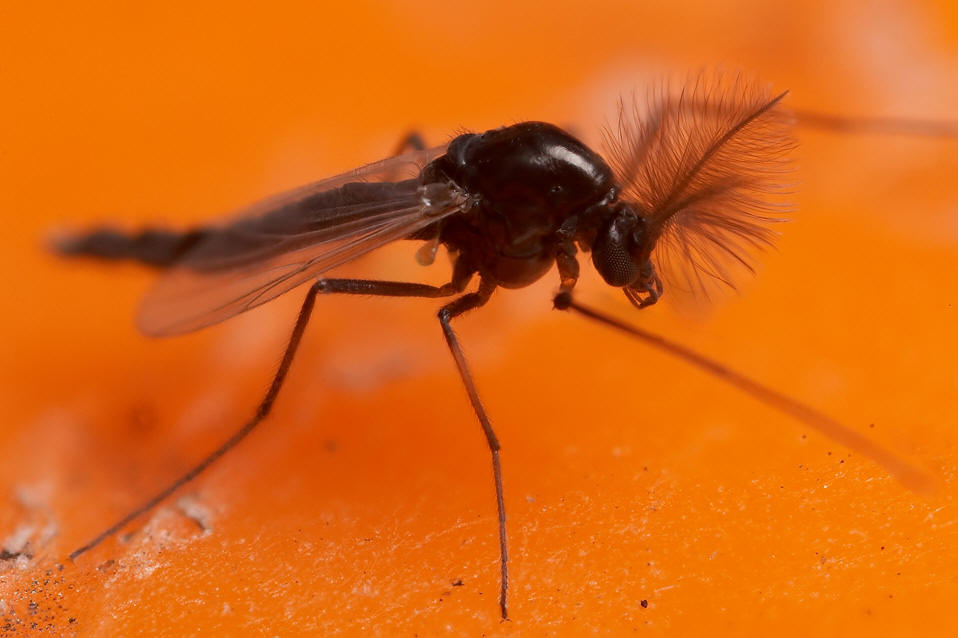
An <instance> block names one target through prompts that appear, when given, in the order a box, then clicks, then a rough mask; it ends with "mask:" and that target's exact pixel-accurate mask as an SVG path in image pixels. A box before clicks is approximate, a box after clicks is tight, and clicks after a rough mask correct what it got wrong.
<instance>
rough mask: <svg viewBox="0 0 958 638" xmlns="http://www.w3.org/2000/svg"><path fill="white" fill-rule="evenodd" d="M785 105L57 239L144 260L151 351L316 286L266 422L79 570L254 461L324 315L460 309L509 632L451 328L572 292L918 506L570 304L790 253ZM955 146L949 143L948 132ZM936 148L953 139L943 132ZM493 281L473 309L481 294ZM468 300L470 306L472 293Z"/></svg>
mask: <svg viewBox="0 0 958 638" xmlns="http://www.w3.org/2000/svg"><path fill="white" fill-rule="evenodd" d="M786 94H787V92H784V93H778V94H772V93H771V92H770V91H769V90H768V89H767V88H765V87H764V86H762V85H760V84H759V83H757V82H756V81H754V80H752V79H748V78H744V77H742V76H739V77H734V78H729V77H725V76H716V77H711V76H706V75H704V74H703V75H700V76H698V77H697V78H694V79H692V80H690V81H689V82H688V83H687V84H686V85H685V86H683V87H682V88H681V90H679V91H677V92H673V91H671V90H669V89H668V87H665V86H663V87H660V88H659V89H658V90H655V91H653V92H651V93H650V94H649V96H648V99H647V100H645V102H644V103H643V102H641V101H636V102H635V103H634V104H631V103H627V102H625V101H623V102H622V104H621V105H620V110H619V117H618V120H617V122H615V123H614V124H613V125H612V126H610V127H609V128H608V129H607V130H606V153H605V158H603V157H602V156H601V155H599V154H598V153H596V152H595V151H593V150H592V149H590V148H589V147H587V146H586V145H585V144H584V143H583V142H581V141H579V140H578V139H576V138H575V137H574V136H572V135H570V134H569V133H567V132H566V131H564V130H562V129H560V128H559V127H557V126H554V125H552V124H548V123H545V122H534V121H533V122H521V123H518V124H514V125H511V126H505V127H501V128H497V129H493V130H489V131H486V132H484V133H465V134H462V135H459V136H457V137H455V138H454V139H452V140H451V141H450V142H449V143H448V144H446V145H443V146H438V147H435V148H429V149H425V148H422V147H419V148H416V149H414V150H407V151H406V152H404V153H401V154H399V155H397V156H394V157H391V158H389V159H385V160H383V161H380V162H376V163H373V164H369V165H367V166H364V167H361V168H358V169H356V170H353V171H350V172H347V173H344V174H342V175H339V176H336V177H332V178H330V179H325V180H321V181H318V182H315V183H312V184H308V185H306V186H302V187H300V188H297V189H294V190H291V191H289V192H286V193H282V194H279V195H276V196H273V197H270V198H268V199H266V200H264V201H261V202H259V203H256V204H253V205H252V206H250V207H248V208H246V209H244V210H242V211H239V213H238V214H236V215H234V216H232V217H230V218H229V219H228V220H226V221H224V222H222V223H218V224H211V225H206V226H200V227H198V228H194V229H191V230H188V231H183V232H178V231H168V230H160V229H147V230H143V231H141V232H137V233H132V234H128V233H124V232H121V231H117V230H112V229H108V228H101V229H98V230H94V231H91V232H89V233H86V234H80V235H73V236H70V237H67V238H64V239H61V240H60V241H59V242H58V243H57V246H56V248H57V250H58V251H59V252H60V253H62V254H66V255H85V256H92V257H99V258H105V259H130V260H134V261H138V262H142V263H145V264H148V265H151V266H155V267H158V268H160V269H162V270H163V271H164V274H163V276H162V277H161V278H160V279H159V280H158V282H157V283H156V284H155V286H154V287H153V288H152V289H151V290H150V291H149V292H148V293H147V294H146V296H145V298H144V299H143V301H142V304H141V306H140V308H139V313H138V316H137V325H138V327H139V329H140V330H141V331H142V332H143V333H144V334H146V335H148V336H152V337H165V336H171V335H179V334H183V333H188V332H193V331H195V330H199V329H201V328H205V327H207V326H211V325H213V324H217V323H219V322H221V321H225V320H226V319H229V318H230V317H233V316H235V315H237V314H240V313H242V312H246V311H247V310H250V309H252V308H255V307H257V306H260V305H262V304H264V303H266V302H268V301H270V300H271V299H273V298H275V297H277V296H279V295H281V294H283V293H286V292H288V291H290V290H292V289H293V288H296V287H299V286H300V285H304V284H306V283H309V282H311V283H310V285H309V289H308V291H307V292H306V296H305V299H304V301H303V304H302V307H301V309H300V311H299V315H298V317H297V319H296V323H295V325H294V327H293V330H292V334H291V336H290V338H289V342H288V345H287V346H286V350H285V352H284V354H283V358H282V360H281V362H280V364H279V367H278V369H277V371H276V373H275V376H274V377H273V379H272V382H271V384H270V386H269V389H268V391H267V392H266V394H265V396H264V397H263V399H262V401H261V402H260V404H259V406H258V408H257V409H256V412H255V413H254V415H253V417H252V418H251V419H250V420H249V421H248V422H247V423H246V424H245V425H243V426H242V427H241V428H240V429H238V430H237V431H236V432H235V433H234V434H233V435H232V436H230V437H229V438H228V439H227V440H226V441H225V442H223V444H222V445H220V446H219V447H218V448H216V449H215V450H213V451H212V452H211V453H209V454H208V455H207V456H206V457H205V458H203V459H202V460H201V461H200V462H199V463H197V464H196V465H195V466H194V467H193V468H192V469H190V470H189V471H188V472H186V473H185V474H183V475H182V476H180V477H179V478H177V479H175V480H174V481H172V482H171V483H170V484H169V485H168V486H167V487H165V488H164V489H163V490H161V491H160V492H159V493H158V494H156V495H155V496H153V497H152V498H150V499H149V500H147V501H146V502H144V503H143V504H142V505H140V506H139V507H137V508H136V509H134V510H133V511H131V512H130V513H129V514H127V515H126V516H124V517H123V518H122V519H121V520H119V521H117V522H116V523H115V524H114V525H111V526H110V527H109V528H107V529H105V530H103V532H101V533H100V534H98V535H97V536H96V537H95V538H93V539H92V540H90V541H89V542H88V543H86V544H85V545H83V546H82V547H79V548H77V549H76V550H74V551H73V552H72V553H71V554H70V558H71V559H74V560H75V559H76V558H78V557H79V556H80V555H82V554H84V553H85V552H87V551H89V550H91V549H92V548H94V547H96V546H97V545H99V544H100V543H101V542H103V541H104V540H105V539H107V538H109V537H110V536H112V535H113V534H115V533H117V532H118V531H120V530H121V529H123V528H124V527H125V526H126V525H128V524H129V523H131V522H132V521H134V520H135V519H136V518H138V517H139V516H141V515H142V514H144V513H146V512H148V511H149V510H151V509H152V508H154V507H155V506H157V505H158V504H159V503H161V502H162V501H164V500H165V499H166V498H168V497H169V496H170V495H171V494H173V493H174V492H176V491H177V490H178V489H180V488H181V487H183V486H184V485H185V484H187V483H189V482H190V481H192V480H193V479H195V478H196V477H197V476H199V475H200V474H201V473H202V472H204V471H205V470H206V469H208V468H209V467H210V466H211V465H213V464H214V463H215V462H216V461H217V460H219V459H220V458H221V457H222V456H223V455H224V454H226V453H227V452H228V451H229V450H231V449H232V448H233V447H235V446H236V445H237V444H239V443H240V442H241V441H242V440H243V439H244V438H246V437H247V436H248V435H249V434H250V432H252V431H253V430H254V429H255V428H256V427H257V426H258V425H259V424H260V423H261V422H262V421H263V420H264V419H265V418H266V416H267V415H268V414H269V413H270V410H271V409H272V407H273V405H274V403H275V401H276V398H277V396H278V394H279V392H280V389H281V388H282V386H283V382H284V381H285V379H286V377H287V374H288V372H289V370H290V366H291V365H292V363H293V358H294V357H295V355H296V351H297V349H298V348H299V345H300V341H301V339H302V336H303V333H304V331H305V330H306V327H307V324H308V323H309V319H310V316H311V315H312V313H313V307H314V305H315V302H316V298H317V297H318V296H319V295H329V294H346V295H376V296H384V297H424V298H451V300H450V301H449V302H448V303H446V304H445V305H443V306H442V307H441V308H440V309H439V312H438V318H439V324H440V326H441V328H442V333H443V336H444V338H445V341H446V344H447V345H448V347H449V351H450V353H451V354H452V357H453V360H454V362H455V365H456V369H457V371H458V373H459V376H460V378H461V380H462V384H463V386H464V387H465V390H466V393H467V395H468V398H469V401H470V403H471V405H472V409H473V411H474V412H475V415H476V417H477V419H478V421H479V425H480V426H481V427H482V431H483V434H484V435H485V439H486V443H487V445H488V448H489V453H490V455H491V461H492V476H493V483H494V486H495V497H496V508H497V514H498V535H499V566H500V574H499V576H500V587H499V600H498V603H499V611H500V614H501V616H502V618H503V619H504V620H505V619H507V618H508V608H507V593H508V590H509V572H508V565H509V559H508V551H507V542H506V541H507V536H506V510H505V500H504V496H503V489H504V488H503V472H502V462H501V459H500V454H501V446H500V443H499V439H498V437H497V436H496V433H495V431H494V429H493V426H492V422H491V421H490V419H489V416H488V415H487V413H486V410H485V408H484V407H483V403H482V400H481V399H480V396H479V393H478V391H477V389H476V384H475V382H474V381H473V377H472V373H471V372H470V370H469V366H468V364H467V361H466V357H465V356H464V354H463V350H462V347H461V346H460V343H459V340H458V338H457V336H456V333H455V332H454V331H453V328H452V321H453V320H454V319H455V318H457V317H459V316H460V315H462V314H464V313H467V312H469V311H472V310H475V309H477V308H480V307H481V306H483V305H484V304H485V303H486V302H487V301H488V300H489V298H490V297H491V296H492V294H493V293H494V292H495V291H496V290H497V289H498V288H522V287H524V286H527V285H529V284H531V283H533V282H534V281H536V280H538V279H540V278H541V277H543V276H544V275H546V274H547V273H549V272H550V271H551V270H552V268H553V267H555V268H556V270H557V271H558V275H559V287H558V292H557V293H556V294H555V296H554V298H553V305H554V307H555V308H557V309H559V310H567V311H572V312H575V313H578V314H579V315H582V316H584V317H586V318H589V319H593V320H595V321H598V322H600V323H602V324H605V325H607V326H609V327H611V328H614V329H616V330H619V331H621V332H624V333H626V334H629V335H631V336H633V337H635V338H637V339H639V340H641V341H644V342H645V343H647V344H649V345H651V346H653V347H656V348H659V349H661V350H663V351H665V352H667V353H669V354H671V355H673V356H675V357H678V358H679V359H682V360H684V361H686V362H687V363H689V364H691V365H693V366H697V367H699V368H701V369H704V370H706V371H708V372H710V373H712V374H714V375H715V376H716V377H718V378H720V379H722V380H723V381H725V382H727V383H729V384H731V385H732V386H735V387H737V388H738V389H739V390H742V391H744V392H745V393H747V394H749V395H751V396H752V397H753V398H755V399H757V400H759V401H762V402H764V403H765V404H767V405H769V406H771V407H773V408H775V409H777V410H779V411H780V412H783V413H785V414H787V415H789V416H791V417H793V418H795V419H797V420H799V421H801V422H802V423H804V424H805V425H807V426H810V427H813V428H815V429H817V430H819V431H820V432H822V433H823V434H825V435H826V436H829V437H831V438H832V439H834V440H836V441H837V442H839V443H841V444H843V445H845V446H847V447H849V448H852V449H854V450H856V451H858V452H860V453H862V454H864V455H867V456H869V457H870V458H871V459H872V460H874V461H875V462H877V463H879V464H880V465H882V466H883V467H884V468H886V469H887V471H889V472H890V473H891V474H893V475H895V476H896V477H897V478H899V479H900V480H901V481H902V482H903V483H905V484H906V485H908V486H918V485H921V484H922V483H923V482H925V480H926V475H925V474H924V473H923V472H922V471H921V470H919V469H917V468H915V467H913V466H911V465H909V464H908V463H907V462H905V461H903V460H901V459H899V458H898V457H897V456H895V455H894V454H893V453H891V452H889V451H887V450H885V449H883V448H881V447H879V446H878V445H877V444H875V443H874V442H872V441H870V440H869V439H868V438H866V437H864V436H862V435H860V434H858V433H857V432H856V431H855V430H852V429H850V428H848V427H846V426H844V425H842V424H841V423H838V422H837V421H835V420H834V419H832V418H830V417H829V416H827V415H825V414H823V413H821V412H819V411H818V410H816V409H814V408H812V407H810V406H808V405H806V404H804V403H802V402H799V401H797V400H795V399H792V398H790V397H788V396H786V395H784V394H782V393H780V392H778V391H776V390H774V389H772V388H770V387H768V386H766V385H764V384H762V383H759V382H758V381H755V380H753V379H750V378H748V377H746V376H744V375H742V374H740V373H738V372H736V371H734V370H732V369H731V368H729V367H728V366H726V365H724V364H723V363H720V362H718V361H715V360H713V359H710V358H708V357H706V356H704V355H701V354H699V353H697V352H694V351H692V350H690V349H689V348H686V347H684V346H682V345H681V344H679V343H676V342H673V341H670V340H667V339H665V338H663V337H661V336H658V335H655V334H652V333H650V332H647V331H645V330H643V329H641V328H639V327H636V326H632V325H628V324H626V323H623V322H622V321H620V320H618V319H616V318H614V317H612V316H611V315H608V314H606V313H603V312H601V311H599V310H596V309H593V308H591V307H589V306H587V305H584V304H582V303H580V302H579V301H577V300H576V299H575V298H574V296H573V291H574V289H575V286H576V281H577V280H578V277H579V268H580V266H579V260H578V256H579V255H580V253H587V254H590V255H591V261H592V265H593V267H594V268H595V269H596V270H597V271H598V273H599V275H601V277H602V278H603V279H604V280H605V282H606V283H608V284H609V285H610V286H614V287H616V288H620V289H621V290H622V291H623V293H624V294H625V296H626V298H627V299H628V300H629V301H630V302H631V303H632V305H634V306H635V307H636V308H637V309H645V308H648V307H650V306H652V305H653V304H655V303H656V302H657V301H658V300H659V299H660V298H661V297H662V295H663V294H665V292H666V291H669V290H674V291H685V292H692V293H695V292H699V293H703V294H706V293H707V292H708V289H709V288H710V287H712V286H714V285H719V286H725V285H733V284H734V278H735V276H736V271H737V270H741V269H745V270H751V269H752V259H753V257H754V254H755V253H756V251H757V249H761V248H763V247H766V246H769V245H771V244H772V242H773V240H774V239H775V237H776V232H775V231H774V230H773V227H774V226H775V224H776V223H777V222H780V221H783V220H784V219H785V216H786V215H787V214H788V213H789V211H790V209H789V207H788V204H787V199H788V189H789V183H790V177H789V173H790V169H791V166H790V165H791V154H792V151H793V149H794V148H795V145H796V143H795V140H794V137H793V134H792V131H793V127H794V123H795V119H794V117H793V115H792V114H790V113H789V112H788V110H787V109H786V108H785V107H784V106H783V99H784V98H785V96H786ZM814 116H815V114H810V115H807V117H806V119H808V121H809V122H810V123H811V124H813V125H818V126H824V127H829V128H837V129H838V130H845V131H850V132H854V131H856V130H859V129H864V130H878V131H883V130H884V131H886V132H889V131H890V132H905V133H908V134H922V133H923V132H925V131H924V130H923V129H921V128H920V127H919V128H918V129H914V128H912V127H909V126H908V122H904V124H902V122H898V123H897V124H896V122H889V121H886V120H879V121H874V122H870V121H868V120H863V119H858V120H855V119H843V118H836V117H834V116H820V118H823V119H820V120H819V121H817V122H816V121H815V117H814ZM942 126H947V125H942ZM934 132H935V133H936V134H941V133H943V132H944V133H945V134H950V133H954V131H950V130H944V131H943V130H942V127H941V126H938V127H937V128H935V130H934ZM401 239H411V240H419V241H423V242H425V244H424V245H423V246H422V248H421V249H420V250H419V252H418V253H417V259H418V260H419V261H420V263H422V264H428V263H431V262H432V260H433V259H434V257H435V255H436V252H437V250H438V247H439V246H440V245H442V246H443V247H445V249H446V250H447V251H448V252H449V254H450V255H451V257H452V273H451V276H450V278H449V282H448V283H446V284H444V285H441V286H432V285H426V284H421V283H411V282H404V281H378V280H376V281H374V280H365V279H335V278H326V277H325V276H324V275H325V273H326V272H327V271H329V270H331V269H333V268H335V267H337V266H340V265H342V264H345V263H347V262H350V261H353V260H355V259H357V258H358V257H360V256H361V255H364V254H366V253H369V252H370V251H373V250H375V249H377V248H380V247H382V246H384V245H386V244H389V243H391V242H394V241H397V240H401ZM474 279H478V284H477V285H476V286H475V287H474V288H473V289H471V290H469V289H470V283H471V282H472V281H473V280H474ZM467 290H468V291H467Z"/></svg>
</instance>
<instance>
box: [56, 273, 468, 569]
mask: <svg viewBox="0 0 958 638" xmlns="http://www.w3.org/2000/svg"><path fill="white" fill-rule="evenodd" d="M467 282H468V279H466V278H464V277H462V276H460V277H458V279H454V281H453V282H451V283H448V284H446V285H444V286H429V285H426V284H415V283H405V282H398V281H369V280H364V279H320V280H319V281H317V282H316V283H314V284H313V285H312V286H311V287H310V289H309V292H307V293H306V299H305V300H304V301H303V306H302V308H300V311H299V317H298V318H297V319H296V325H295V326H294V327H293V334H292V336H291V337H290V338H289V344H288V345H287V346H286V352H285V353H284V354H283V360H282V361H281V362H280V364H279V369H278V370H277V371H276V375H275V376H274V377H273V381H272V383H270V386H269V390H268V391H267V392H266V396H264V397H263V400H262V401H261V402H260V404H259V407H258V408H256V413H255V414H254V415H253V418H252V419H250V420H249V421H248V422H247V423H246V425H244V426H243V427H242V428H240V429H239V430H237V431H236V432H235V433H234V434H233V436H231V437H230V438H228V439H227V440H226V442H224V443H223V444H222V445H221V446H219V447H218V448H216V449H215V450H214V451H213V452H211V453H210V454H208V455H207V456H206V458H204V459H203V460H202V461H200V462H199V463H197V464H196V465H195V466H194V467H193V468H192V469H190V470H189V471H188V472H186V473H185V474H183V475H182V476H180V477H179V478H178V479H176V480H175V481H173V482H172V483H170V484H169V485H168V486H167V487H166V488H164V489H163V490H162V491H160V492H159V493H158V494H157V495H156V496H154V497H153V498H151V499H150V500H148V501H146V502H145V503H143V504H142V505H140V506H139V507H137V508H136V509H135V510H133V511H132V512H130V513H129V514H127V515H126V516H124V517H123V518H122V519H120V520H119V521H117V522H116V523H115V524H114V525H112V526H110V527H109V528H107V529H106V530H104V531H103V532H101V533H100V534H99V535H98V536H97V537H96V538H94V539H93V540H91V541H90V542H89V543H87V544H86V545H84V546H82V547H80V548H78V549H76V550H74V551H73V552H72V553H71V554H70V560H75V559H76V558H77V557H78V556H80V555H81V554H83V553H85V552H87V551H89V550H91V549H93V548H94V547H96V546H97V545H99V544H100V543H102V542H103V541H104V540H106V539H107V538H109V537H110V536H112V535H113V534H115V533H117V532H118V531H120V530H121V529H123V528H124V527H125V526H126V525H127V524H129V523H130V522H132V521H133V520H134V519H136V518H138V517H139V516H140V515H142V514H145V513H146V512H148V511H150V510H151V509H153V508H154V507H156V506H157V505H158V504H160V503H161V502H162V501H163V500H165V499H166V498H167V497H168V496H170V495H171V494H172V493H173V492H175V491H176V490H178V489H180V488H181V487H183V486H184V485H186V484H187V483H189V482H190V481H192V480H193V479H195V478H196V477H197V476H199V475H200V473H202V472H203V471H204V470H205V469H206V468H208V467H209V466H211V465H212V464H213V463H215V462H216V461H217V460H218V459H219V458H220V457H221V456H223V455H224V454H226V453H227V452H229V451H230V450H231V449H233V448H234V447H236V445H237V444H239V442H240V441H242V440H243V439H245V438H246V437H247V436H248V435H249V433H250V432H252V431H253V430H254V429H255V428H256V426H257V425H259V424H260V422H261V421H262V420H263V419H265V418H266V416H267V415H268V414H269V412H270V410H271V409H272V407H273V403H274V402H275V401H276V395H278V394H279V390H280V388H282V386H283V381H285V380H286V374H287V373H288V372H289V367H290V365H292V363H293V357H294V356H295V355H296V350H297V349H298V348H299V343H300V341H301V340H302V338H303V332H304V331H305V330H306V325H307V324H308V323H309V317H310V315H311V314H312V312H313V306H314V305H315V303H316V295H318V294H332V293H343V294H351V295H378V296H385V297H444V296H449V295H452V294H455V293H457V292H461V291H462V289H463V288H465V285H466V283H467ZM466 296H467V297H468V295H466Z"/></svg>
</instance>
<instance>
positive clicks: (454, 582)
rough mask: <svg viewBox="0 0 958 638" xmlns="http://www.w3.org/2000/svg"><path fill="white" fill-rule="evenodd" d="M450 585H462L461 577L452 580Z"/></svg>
mask: <svg viewBox="0 0 958 638" xmlns="http://www.w3.org/2000/svg"><path fill="white" fill-rule="evenodd" d="M452 586H453V587H462V579H461V578H457V579H456V580H454V581H452Z"/></svg>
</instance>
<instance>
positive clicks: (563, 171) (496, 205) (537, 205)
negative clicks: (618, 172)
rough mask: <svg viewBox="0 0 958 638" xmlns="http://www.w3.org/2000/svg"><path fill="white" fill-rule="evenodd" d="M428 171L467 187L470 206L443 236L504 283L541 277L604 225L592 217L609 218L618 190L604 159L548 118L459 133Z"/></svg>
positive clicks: (463, 257) (462, 257) (471, 263)
mask: <svg viewBox="0 0 958 638" xmlns="http://www.w3.org/2000/svg"><path fill="white" fill-rule="evenodd" d="M423 177H424V178H425V180H427V181H432V180H437V181H438V180H441V179H446V180H450V181H452V182H453V183H455V184H456V185H457V186H458V187H459V188H461V189H462V190H463V191H464V192H465V193H466V195H467V196H468V198H469V201H470V205H469V206H468V207H467V208H466V210H465V211H464V212H463V213H462V214H458V215H454V216H452V217H449V218H447V219H445V220H443V222H442V227H441V228H440V229H439V231H438V232H439V239H440V241H441V242H442V243H443V244H445V245H446V246H447V248H449V249H450V250H451V251H455V252H456V253H457V254H458V260H459V261H461V262H464V263H462V264H460V266H461V267H463V266H464V267H466V268H469V269H471V270H472V271H473V272H478V273H479V274H480V276H481V277H483V278H485V279H490V280H492V281H494V282H496V283H497V284H498V285H500V286H503V287H506V288H518V287H522V286H525V285H527V284H529V283H532V282H533V281H535V280H537V279H539V278H540V277H542V276H543V275H544V274H545V273H546V272H547V271H548V270H549V269H550V268H551V266H552V265H553V264H554V263H555V260H556V255H557V253H558V252H559V251H560V250H561V248H562V244H563V243H564V244H567V245H571V239H572V238H573V235H574V236H579V235H581V233H580V230H587V229H588V228H593V227H595V226H596V225H598V224H601V223H602V220H601V219H591V218H589V217H595V215H599V216H605V213H604V211H607V206H606V205H607V204H608V203H610V202H612V201H613V200H614V199H615V196H616V185H615V181H614V178H613V175H612V171H611V169H610V168H609V166H608V165H607V164H606V162H605V160H603V159H602V157H600V156H599V155H598V154H597V153H595V152H594V151H592V150H591V149H589V148H588V147H587V146H585V145H584V144H583V143H582V142H580V141H579V140H577V139H575V138H574V137H572V136H571V135H569V134H568V133H566V132H564V131H563V130H561V129H559V128H557V127H555V126H553V125H551V124H547V123H544V122H523V123H520V124H515V125H513V126H508V127H504V128H499V129H494V130H491V131H487V132H485V133H481V134H471V133H470V134H465V135H460V136H459V137H457V138H455V139H454V140H453V141H452V142H451V143H450V144H449V147H448V149H447V151H446V153H445V155H443V156H442V157H440V158H438V159H436V160H435V161H434V162H432V164H430V165H429V166H428V167H426V169H425V171H424V175H423ZM589 211H593V212H594V214H593V215H588V214H587V213H588V212H589ZM587 218H589V219H587ZM580 227H581V229H580Z"/></svg>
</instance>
